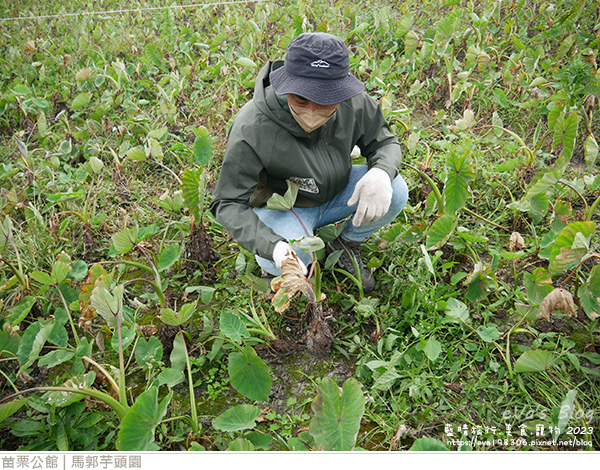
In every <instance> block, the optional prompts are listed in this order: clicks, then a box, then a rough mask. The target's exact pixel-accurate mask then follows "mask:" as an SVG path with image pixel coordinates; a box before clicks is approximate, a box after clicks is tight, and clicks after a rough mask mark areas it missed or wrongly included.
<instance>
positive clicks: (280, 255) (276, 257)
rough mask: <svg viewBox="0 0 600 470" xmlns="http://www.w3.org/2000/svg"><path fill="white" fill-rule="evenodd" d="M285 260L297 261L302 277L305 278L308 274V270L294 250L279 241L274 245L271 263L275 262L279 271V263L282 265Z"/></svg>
mask: <svg viewBox="0 0 600 470" xmlns="http://www.w3.org/2000/svg"><path fill="white" fill-rule="evenodd" d="M286 259H291V260H293V261H297V262H298V265H299V266H300V269H302V272H303V273H304V275H305V276H306V275H307V274H308V269H307V268H306V265H305V264H304V263H303V262H302V260H301V259H300V258H299V257H298V255H297V254H296V252H295V251H294V249H293V248H292V247H291V246H290V245H289V244H288V243H286V242H284V241H283V240H281V241H279V242H277V244H276V245H275V249H274V250H273V261H274V262H275V266H277V267H278V268H279V269H281V263H283V261H284V260H286Z"/></svg>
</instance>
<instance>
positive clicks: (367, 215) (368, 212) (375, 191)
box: [348, 167, 392, 227]
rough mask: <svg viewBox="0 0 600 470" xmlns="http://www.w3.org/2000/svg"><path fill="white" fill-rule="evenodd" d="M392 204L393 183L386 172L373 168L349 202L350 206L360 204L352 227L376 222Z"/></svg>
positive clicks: (357, 186)
mask: <svg viewBox="0 0 600 470" xmlns="http://www.w3.org/2000/svg"><path fill="white" fill-rule="evenodd" d="M391 202H392V182H391V180H390V177H389V175H388V174H387V172H386V171H384V170H382V169H381V168H377V167H374V168H371V169H370V170H369V171H367V174H366V175H365V176H363V177H362V178H361V179H360V180H359V181H358V183H356V187H355V188H354V192H353V193H352V197H350V199H349V200H348V206H353V205H355V204H356V203H358V208H357V209H356V213H355V214H354V218H353V219H352V225H354V226H355V227H358V226H359V225H360V224H362V223H363V222H365V223H368V222H374V221H376V220H377V219H379V218H380V217H381V216H382V215H384V214H385V213H386V212H387V211H388V209H389V208H390V204H391Z"/></svg>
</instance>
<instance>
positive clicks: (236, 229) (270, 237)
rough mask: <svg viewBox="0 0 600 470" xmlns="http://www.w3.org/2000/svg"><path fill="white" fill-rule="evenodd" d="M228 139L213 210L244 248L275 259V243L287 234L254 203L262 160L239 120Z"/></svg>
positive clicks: (212, 206) (214, 196) (211, 206)
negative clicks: (262, 215)
mask: <svg viewBox="0 0 600 470" xmlns="http://www.w3.org/2000/svg"><path fill="white" fill-rule="evenodd" d="M228 140H229V141H228V144H227V149H226V151H225V156H224V158H223V165H222V167H221V171H220V174H219V179H218V181H217V186H216V188H215V191H214V195H213V200H212V203H211V204H210V211H211V212H212V214H213V215H214V216H215V218H216V219H217V220H218V221H219V222H220V223H221V224H222V225H223V227H224V228H225V229H226V230H227V231H228V232H229V233H230V234H231V236H232V237H233V238H235V239H236V240H237V241H238V242H239V243H240V244H241V245H242V246H243V247H244V248H246V249H247V250H249V251H250V252H252V253H253V254H255V255H259V256H261V257H263V258H267V259H272V258H273V249H274V248H275V244H276V243H277V242H278V241H280V240H283V237H281V236H280V235H277V234H276V233H275V232H274V231H273V230H272V229H271V228H269V227H268V226H267V225H265V224H264V223H263V222H262V221H261V220H260V218H259V217H258V216H257V215H256V213H255V212H254V211H253V210H252V207H251V206H250V196H251V195H252V193H253V192H254V189H255V188H256V186H257V184H258V178H259V173H260V171H261V170H262V169H263V165H262V162H261V161H260V159H259V158H258V156H257V155H256V153H255V152H254V150H253V149H252V147H251V146H250V145H249V144H248V143H247V142H246V141H245V139H244V137H243V132H242V129H240V126H236V125H235V122H234V124H233V127H232V129H231V132H230V134H229V139H228Z"/></svg>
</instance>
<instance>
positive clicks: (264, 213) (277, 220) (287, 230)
mask: <svg viewBox="0 0 600 470" xmlns="http://www.w3.org/2000/svg"><path fill="white" fill-rule="evenodd" d="M367 171H368V168H367V165H353V166H352V171H351V173H350V180H349V182H348V185H347V186H346V187H345V188H344V189H343V190H342V191H340V192H339V193H338V194H337V196H335V197H334V198H333V199H332V200H331V201H329V202H326V203H325V204H323V205H321V206H316V207H296V208H294V212H296V214H297V215H298V217H300V219H302V222H303V223H304V226H305V227H306V230H307V231H308V232H309V236H312V235H314V230H315V229H317V228H319V227H324V226H325V225H329V224H333V223H337V222H340V221H342V220H344V219H346V218H347V217H350V216H351V215H353V214H354V212H355V211H356V209H357V205H354V206H352V207H348V200H349V199H350V197H351V196H352V193H353V192H354V187H355V186H356V183H358V181H359V180H360V179H361V178H362V177H363V176H364V175H365V174H366V173H367ZM392 191H393V193H392V203H391V204H390V208H389V209H388V211H387V213H386V214H385V215H383V216H382V217H381V218H379V219H377V220H376V221H374V222H369V223H362V224H361V225H360V226H359V227H355V226H354V225H352V222H351V221H349V222H348V223H347V224H346V226H345V227H344V230H343V231H342V233H341V238H343V239H344V240H351V241H358V242H361V241H363V240H365V239H367V238H368V237H369V236H370V235H372V234H373V233H375V232H377V231H378V230H379V229H381V228H382V227H384V226H386V225H387V224H389V223H390V222H391V221H392V220H394V219H395V218H396V217H397V216H398V214H400V212H401V211H402V209H404V206H405V205H406V202H407V201H408V187H407V185H406V182H405V181H404V179H403V178H402V176H400V175H398V176H396V178H395V179H394V181H393V182H392ZM254 212H256V214H257V215H258V217H259V218H260V220H262V221H263V222H264V223H265V224H266V225H267V226H269V227H271V228H272V229H273V230H274V231H275V233H277V234H278V235H281V236H282V237H283V238H285V239H286V240H298V239H300V238H302V237H305V236H307V234H306V232H305V231H304V228H302V225H301V224H300V223H299V222H298V219H297V218H296V216H295V215H294V214H292V213H291V212H290V211H277V210H270V209H266V208H264V207H260V208H254ZM296 252H297V253H298V256H299V257H300V259H301V260H302V261H303V262H304V264H306V265H307V266H308V265H310V263H311V259H310V257H309V256H308V254H306V253H304V252H303V251H300V250H296ZM256 261H257V263H258V265H259V266H260V267H261V268H262V269H263V270H265V271H266V272H268V273H269V274H272V275H274V276H279V275H281V269H279V268H277V267H276V266H275V263H274V262H273V261H271V260H268V259H266V258H262V257H260V256H256Z"/></svg>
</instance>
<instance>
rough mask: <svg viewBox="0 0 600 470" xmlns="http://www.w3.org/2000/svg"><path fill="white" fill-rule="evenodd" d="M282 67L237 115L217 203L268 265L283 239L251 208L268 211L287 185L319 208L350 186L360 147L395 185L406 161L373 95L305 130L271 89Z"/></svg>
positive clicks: (227, 223) (263, 78) (230, 226)
mask: <svg viewBox="0 0 600 470" xmlns="http://www.w3.org/2000/svg"><path fill="white" fill-rule="evenodd" d="M281 65H283V61H276V62H269V63H268V64H267V65H265V67H264V68H263V69H262V70H261V71H260V73H259V75H258V78H257V80H256V85H255V89H254V97H253V98H252V100H251V101H249V102H248V103H247V104H246V105H244V106H243V107H242V109H241V110H240V112H239V113H238V115H237V116H236V117H235V119H234V121H233V124H232V126H231V128H230V130H229V135H228V142H227V148H226V150H225V156H224V157H223V164H222V167H221V171H220V174H219V179H218V181H217V185H216V188H215V191H214V194H213V200H212V203H211V205H210V211H211V212H212V213H213V215H214V216H215V218H216V219H217V220H218V221H219V222H220V223H221V224H222V225H223V227H224V228H225V229H226V230H227V231H228V232H229V233H230V234H231V236H232V237H233V238H235V239H236V240H237V241H238V242H239V243H240V244H241V245H242V246H244V247H245V248H246V249H247V250H249V251H250V252H252V253H253V254H256V255H259V256H261V257H263V258H266V259H273V249H274V248H275V244H276V243H277V242H278V241H280V240H283V237H281V236H280V235H277V234H276V233H275V232H274V231H273V230H272V229H271V228H270V227H268V226H267V225H265V224H264V223H263V222H262V221H261V220H260V219H259V218H258V216H257V215H256V214H255V213H254V211H253V210H252V208H253V207H262V206H264V205H265V204H266V202H267V200H268V199H269V197H270V196H271V195H272V194H273V192H278V193H279V194H283V193H284V192H285V191H286V189H287V182H286V180H288V179H289V180H292V181H295V182H297V183H299V192H298V199H297V201H296V205H297V206H299V207H311V206H318V205H321V204H323V203H325V202H327V201H329V200H331V199H332V198H333V197H334V196H335V195H336V194H338V193H339V192H340V191H341V190H342V189H344V188H345V187H346V185H347V184H348V180H349V177H350V170H351V167H352V159H351V157H350V153H351V152H352V149H353V148H354V146H355V145H357V146H358V147H359V148H360V150H361V155H363V156H364V157H365V158H366V159H367V162H368V166H369V168H372V167H379V168H381V169H383V170H385V171H386V172H387V173H388V174H389V176H390V179H391V180H393V179H394V178H395V177H396V175H397V173H398V167H399V166H400V163H401V161H402V152H401V149H400V144H399V143H398V140H397V139H396V137H395V136H394V135H393V134H392V132H391V131H390V129H389V126H388V124H387V122H386V120H385V118H384V117H383V114H382V112H381V109H380V108H379V105H378V104H377V102H376V101H375V100H373V99H372V98H371V97H369V96H368V95H367V94H366V93H361V94H360V95H358V96H355V97H354V98H351V99H349V100H347V101H344V102H342V103H341V104H340V106H339V108H338V109H337V111H336V113H335V114H334V115H333V117H332V118H331V119H329V120H328V121H327V122H326V123H325V124H324V125H323V126H321V127H320V128H318V129H316V130H314V131H313V132H311V133H307V132H306V131H304V130H303V129H302V128H301V127H300V125H299V124H298V123H297V122H296V120H295V119H294V117H293V116H292V114H291V113H290V111H289V110H288V109H286V106H282V103H281V100H280V99H278V97H277V95H276V93H275V91H274V90H273V88H272V87H271V86H270V84H269V73H270V72H271V71H272V70H275V69H276V68H278V67H280V66H281Z"/></svg>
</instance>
